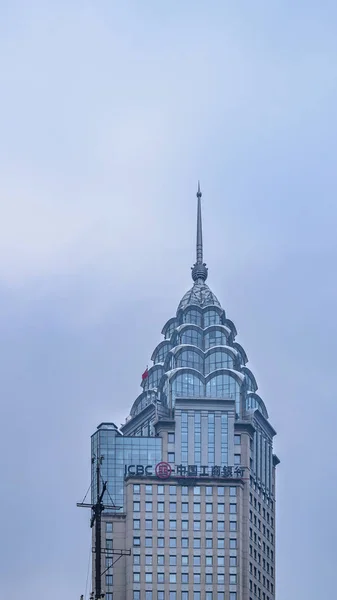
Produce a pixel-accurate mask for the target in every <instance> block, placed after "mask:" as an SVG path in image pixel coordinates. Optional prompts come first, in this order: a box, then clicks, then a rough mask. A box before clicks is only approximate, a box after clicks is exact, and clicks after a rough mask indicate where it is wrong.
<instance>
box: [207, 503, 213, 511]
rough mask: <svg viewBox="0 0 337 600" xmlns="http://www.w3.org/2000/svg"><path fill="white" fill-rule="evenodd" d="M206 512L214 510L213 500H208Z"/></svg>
mask: <svg viewBox="0 0 337 600" xmlns="http://www.w3.org/2000/svg"><path fill="white" fill-rule="evenodd" d="M206 512H207V513H212V512H213V502H206Z"/></svg>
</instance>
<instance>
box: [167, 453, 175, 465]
mask: <svg viewBox="0 0 337 600" xmlns="http://www.w3.org/2000/svg"><path fill="white" fill-rule="evenodd" d="M175 460H176V457H175V453H174V452H168V453H167V461H168V462H169V463H175Z"/></svg>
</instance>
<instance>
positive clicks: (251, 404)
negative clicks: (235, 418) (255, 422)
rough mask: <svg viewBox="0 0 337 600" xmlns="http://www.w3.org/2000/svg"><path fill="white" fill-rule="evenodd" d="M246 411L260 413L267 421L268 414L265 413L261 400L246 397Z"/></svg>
mask: <svg viewBox="0 0 337 600" xmlns="http://www.w3.org/2000/svg"><path fill="white" fill-rule="evenodd" d="M246 409H247V410H256V409H257V410H259V411H260V413H261V414H262V415H263V416H264V417H265V418H266V419H268V413H267V411H266V408H265V406H264V405H263V402H262V400H259V398H258V397H256V396H250V395H249V396H248V397H247V399H246Z"/></svg>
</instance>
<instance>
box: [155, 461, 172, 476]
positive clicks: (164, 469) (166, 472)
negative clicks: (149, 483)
mask: <svg viewBox="0 0 337 600" xmlns="http://www.w3.org/2000/svg"><path fill="white" fill-rule="evenodd" d="M155 473H156V475H157V477H159V479H168V478H169V477H170V475H171V473H172V467H171V465H169V463H167V462H160V463H158V464H157V465H156V468H155Z"/></svg>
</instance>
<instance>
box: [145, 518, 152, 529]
mask: <svg viewBox="0 0 337 600" xmlns="http://www.w3.org/2000/svg"><path fill="white" fill-rule="evenodd" d="M145 529H147V530H151V529H152V519H145Z"/></svg>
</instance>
